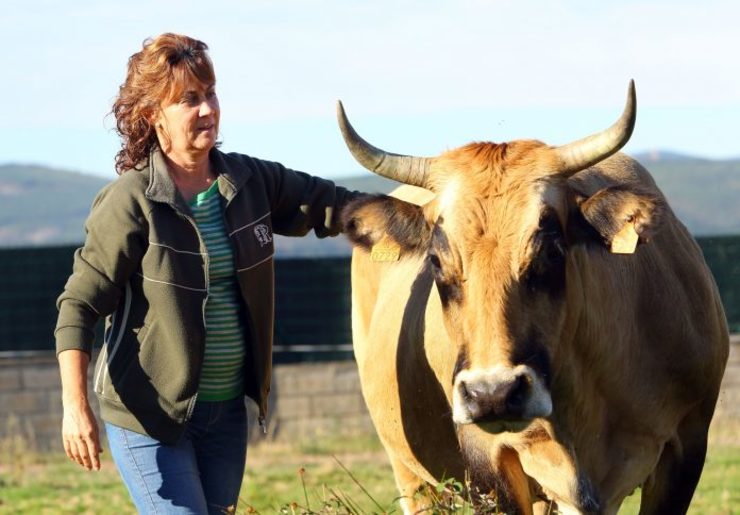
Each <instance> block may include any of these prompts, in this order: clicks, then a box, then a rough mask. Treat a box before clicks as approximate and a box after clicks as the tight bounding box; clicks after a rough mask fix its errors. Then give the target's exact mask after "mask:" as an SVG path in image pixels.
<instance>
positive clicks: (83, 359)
mask: <svg viewBox="0 0 740 515" xmlns="http://www.w3.org/2000/svg"><path fill="white" fill-rule="evenodd" d="M58 359H59V372H60V374H61V378H62V406H63V407H64V416H63V418H62V441H63V442H64V452H65V453H67V456H69V458H70V459H71V460H72V461H74V462H76V463H78V464H80V465H82V466H83V467H85V468H86V469H87V470H92V469H95V470H100V459H99V454H100V453H101V452H103V449H102V448H101V447H100V432H99V428H98V422H97V420H95V415H94V414H93V412H92V409H90V403H89V401H88V397H87V367H88V364H89V363H90V355H89V354H88V353H86V352H84V351H81V350H76V349H70V350H65V351H62V352H60V353H59V356H58Z"/></svg>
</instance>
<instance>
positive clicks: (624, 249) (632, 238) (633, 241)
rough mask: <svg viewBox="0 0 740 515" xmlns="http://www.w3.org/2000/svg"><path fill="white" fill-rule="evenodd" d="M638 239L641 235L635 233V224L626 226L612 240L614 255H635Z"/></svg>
mask: <svg viewBox="0 0 740 515" xmlns="http://www.w3.org/2000/svg"><path fill="white" fill-rule="evenodd" d="M638 239H640V235H639V234H637V231H635V224H634V223H632V222H629V223H627V224H625V226H624V227H622V230H621V231H619V232H618V233H617V234H616V235H614V238H613V239H612V248H611V251H612V254H634V253H635V248H636V247H637V240H638Z"/></svg>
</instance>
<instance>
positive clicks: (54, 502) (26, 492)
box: [0, 437, 740, 515]
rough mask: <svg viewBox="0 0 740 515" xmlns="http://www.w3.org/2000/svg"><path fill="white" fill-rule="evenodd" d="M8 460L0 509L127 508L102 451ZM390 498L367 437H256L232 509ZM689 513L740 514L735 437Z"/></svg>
mask: <svg viewBox="0 0 740 515" xmlns="http://www.w3.org/2000/svg"><path fill="white" fill-rule="evenodd" d="M9 458H10V453H9V452H7V450H6V452H5V453H4V454H0V460H1V461H0V514H10V513H23V514H26V513H33V514H49V515H52V514H54V515H55V514H72V513H74V514H81V513H83V514H84V513H87V514H96V515H97V514H104V513H116V514H127V513H131V514H133V513H135V510H134V509H133V506H132V505H131V503H130V501H129V498H128V494H127V493H126V491H125V489H124V487H123V485H122V484H121V483H120V480H119V478H118V475H117V473H116V470H115V467H114V466H113V464H112V462H111V461H110V460H109V458H107V456H106V458H105V459H104V462H103V467H102V470H101V471H100V472H85V471H84V470H82V469H80V468H79V467H77V466H74V465H72V464H71V463H70V462H68V461H67V460H66V459H64V458H62V457H61V456H49V455H25V456H20V455H17V454H16V456H15V458H14V459H15V463H13V464H10V465H9V464H8V459H9ZM358 484H359V485H358ZM360 485H361V486H360ZM396 496H397V493H396V489H395V486H394V483H393V477H392V473H391V469H390V465H389V464H388V461H387V460H386V457H385V454H384V452H383V450H382V449H381V447H380V445H379V443H378V442H377V440H376V439H375V438H369V437H366V438H356V439H343V440H342V441H335V442H313V443H307V444H303V445H292V446H286V445H277V444H269V443H263V444H260V445H256V446H252V447H250V449H249V457H248V460H247V474H246V477H245V481H244V486H243V489H242V493H241V496H240V497H241V500H240V503H239V506H238V510H237V513H255V512H258V513H263V514H272V513H287V514H291V513H325V514H330V513H331V514H333V513H383V512H386V513H392V512H393V513H401V510H400V508H399V506H398V503H397V500H396ZM638 505H639V492H638V493H636V494H635V495H633V496H632V497H630V498H629V499H628V500H627V502H626V503H625V505H624V506H623V508H622V510H621V511H620V513H625V514H633V513H637V511H638ZM445 512H447V510H440V511H438V512H437V513H445ZM464 512H465V513H471V511H470V510H469V509H466V510H464ZM689 513H692V514H707V515H718V514H719V515H722V514H740V445H738V442H735V443H734V444H733V443H732V442H731V441H730V442H728V441H727V440H724V439H723V441H722V443H718V444H713V445H712V446H711V447H710V451H709V455H708V458H707V463H706V466H705V469H704V474H703V476H702V479H701V482H700V484H699V488H698V491H697V493H696V495H695V497H694V501H693V504H692V508H691V510H690V511H689Z"/></svg>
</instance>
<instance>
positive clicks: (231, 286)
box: [188, 180, 245, 401]
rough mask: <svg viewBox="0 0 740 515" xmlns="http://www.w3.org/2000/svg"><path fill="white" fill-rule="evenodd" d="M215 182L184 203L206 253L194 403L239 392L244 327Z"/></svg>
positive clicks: (234, 394) (219, 196)
mask: <svg viewBox="0 0 740 515" xmlns="http://www.w3.org/2000/svg"><path fill="white" fill-rule="evenodd" d="M221 202H222V197H221V195H220V194H219V192H218V180H216V181H214V182H213V184H211V187H210V188H208V189H207V190H206V191H203V192H201V193H198V194H197V195H196V196H195V197H193V198H192V199H191V200H190V202H188V204H190V209H191V210H192V212H193V216H194V218H195V222H196V224H197V225H198V230H199V231H200V235H201V237H202V238H203V241H204V242H205V244H206V248H207V250H208V258H209V261H208V300H207V301H206V309H205V319H206V320H205V321H206V352H205V359H204V361H203V370H202V371H201V375H200V387H199V389H198V400H204V401H224V400H229V399H233V398H235V397H238V396H240V395H243V393H244V378H243V365H244V354H245V350H244V328H243V327H242V325H241V323H240V319H239V286H238V284H237V282H236V272H235V271H234V254H233V250H232V248H231V242H230V241H229V237H228V235H227V234H226V227H225V226H224V219H223V215H222V204H221Z"/></svg>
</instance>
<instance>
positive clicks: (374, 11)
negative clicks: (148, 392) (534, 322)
mask: <svg viewBox="0 0 740 515" xmlns="http://www.w3.org/2000/svg"><path fill="white" fill-rule="evenodd" d="M739 20H740V2H737V1H736V0H732V1H730V0H727V1H724V0H703V1H702V2H696V1H691V2H689V1H683V0H672V1H662V0H660V1H659V0H646V1H634V0H622V1H618V2H617V1H592V0H590V1H587V0H552V1H545V0H540V1H527V0H512V1H509V0H501V1H484V0H449V1H442V0H397V1H389V0H375V1H367V2H365V1H351V0H305V1H297V0H280V1H269V0H257V1H252V0H238V1H223V2H222V1H217V0H214V1H210V2H203V1H200V2H194V1H190V0H181V1H178V2H172V1H153V0H148V1H146V2H145V1H140V0H128V1H126V2H118V1H116V2H114V1H102V2H101V1H99V0H96V1H88V0H68V1H64V2H59V1H41V0H23V1H18V0H4V2H3V14H2V16H1V17H0V40H1V41H2V43H3V44H2V47H3V51H2V52H0V69H2V70H3V73H2V80H1V81H0V97H2V98H3V99H4V100H5V102H4V103H3V108H2V109H0V164H1V163H9V162H19V163H40V164H46V165H52V166H56V167H60V168H65V169H71V170H78V171H84V172H91V173H96V174H100V175H103V176H106V177H114V172H113V155H114V154H115V152H116V150H117V148H118V139H117V136H116V135H115V133H114V132H113V131H112V127H113V125H114V123H113V120H112V118H110V117H107V118H106V113H107V112H108V111H109V110H110V106H111V103H112V100H113V97H114V95H115V94H116V91H117V89H118V86H119V85H120V83H121V82H122V81H123V78H124V73H125V65H126V61H127V59H128V57H129V56H130V55H131V54H132V53H134V52H136V51H138V50H139V49H140V48H141V42H142V41H143V40H144V39H145V38H146V37H149V36H155V35H157V34H160V33H162V32H167V31H172V32H181V33H185V34H188V35H192V36H194V37H197V38H199V39H202V40H203V41H205V42H206V43H207V44H208V45H209V46H210V48H211V56H212V58H213V60H214V63H215V66H216V73H217V77H218V93H219V97H220V101H221V109H222V118H221V120H222V122H221V139H222V140H223V147H222V148H223V149H224V150H227V151H239V152H245V153H248V154H251V155H255V156H258V157H263V158H267V159H272V160H277V161H281V162H283V163H284V164H285V165H287V166H290V167H293V168H297V169H301V170H305V171H308V172H311V173H314V174H318V175H323V176H325V177H344V176H348V175H354V174H359V173H362V172H361V169H360V167H359V165H357V164H356V163H355V162H354V161H353V160H352V158H351V157H350V156H349V154H348V152H347V151H346V149H345V147H344V145H343V143H342V141H341V137H340V135H339V131H338V129H337V125H336V120H335V102H336V100H337V99H342V100H343V102H344V105H345V108H346V109H347V112H348V114H349V116H350V120H352V122H353V124H354V125H355V127H356V128H357V129H358V131H359V132H360V134H362V135H363V136H365V137H366V138H367V139H369V140H370V141H371V142H373V143H374V144H376V145H377V146H380V147H382V148H384V149H386V150H390V151H394V152H399V153H409V154H418V155H435V154H438V153H439V152H441V151H444V150H446V149H448V148H453V147H455V146H458V145H461V144H464V143H466V142H469V141H471V140H490V141H508V140H512V139H517V138H522V137H525V138H537V139H541V140H543V141H545V142H547V143H550V144H562V143H566V142H568V141H570V140H572V139H576V138H579V137H582V136H585V135H586V134H588V133H591V132H595V131H597V130H600V129H602V128H604V127H606V126H608V125H609V124H610V123H611V122H612V121H613V120H614V119H615V118H616V117H617V116H618V115H619V113H620V112H621V109H622V106H623V103H624V99H625V95H626V90H627V84H628V81H629V79H630V78H634V79H635V82H636V86H637V97H638V119H637V126H636V129H635V132H634V135H633V137H632V140H631V141H630V143H629V144H628V146H627V147H626V149H625V150H626V151H627V152H630V153H638V152H643V151H647V150H653V149H667V150H673V151H678V152H684V153H689V154H694V155H699V156H704V157H710V158H729V157H740V127H739V126H740V66H738V65H737V52H738V49H740V30H738V21H739Z"/></svg>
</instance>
